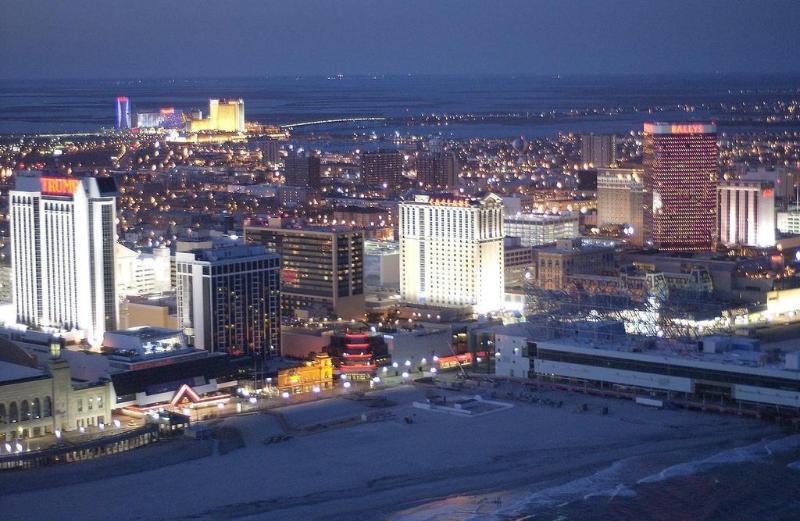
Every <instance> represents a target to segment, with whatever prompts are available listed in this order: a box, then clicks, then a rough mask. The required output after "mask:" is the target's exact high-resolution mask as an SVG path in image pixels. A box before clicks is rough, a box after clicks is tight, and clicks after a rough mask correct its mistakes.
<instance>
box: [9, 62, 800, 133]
mask: <svg viewBox="0 0 800 521" xmlns="http://www.w3.org/2000/svg"><path fill="white" fill-rule="evenodd" d="M119 95H125V96H128V97H129V98H130V99H131V105H132V111H133V112H136V111H144V110H153V109H158V108H160V107H165V106H172V107H175V108H176V109H183V110H188V109H191V108H200V109H205V108H206V107H207V105H208V99H209V98H212V97H220V98H226V97H227V98H243V99H244V100H245V111H246V116H247V119H248V121H258V122H261V123H277V124H286V123H295V122H300V121H313V120H319V119H330V118H345V117H367V116H369V117H372V116H374V117H384V118H390V120H389V121H388V122H385V123H384V122H370V123H358V124H350V123H348V124H338V125H337V124H333V125H327V126H322V127H313V128H309V129H308V130H305V131H302V132H300V134H302V133H303V132H311V131H313V132H320V131H325V132H333V133H335V132H346V133H352V132H354V131H355V132H366V133H370V132H375V133H376V134H385V135H388V134H391V133H394V132H398V133H400V134H409V133H413V134H417V135H441V136H443V137H453V138H465V137H471V136H477V137H499V138H507V137H516V136H520V135H524V136H526V137H538V136H550V135H555V134H557V133H558V132H617V133H621V132H627V131H629V130H631V129H638V128H641V123H642V121H645V120H648V119H650V120H651V119H664V120H670V119H673V120H675V119H694V120H700V119H709V118H716V117H720V116H722V115H723V114H721V113H720V112H719V107H720V106H721V105H722V104H732V103H733V104H736V103H745V104H747V103H755V102H761V101H766V102H767V103H771V102H773V101H775V100H791V99H797V97H798V96H800V78H798V77H792V76H774V77H755V76H703V77H690V78H678V77H671V76H608V77H605V76H570V77H544V76H413V75H410V76H353V77H350V76H345V77H342V78H326V77H275V78H230V79H170V80H166V79H162V80H25V81H12V80H2V81H0V134H9V133H66V132H91V131H96V130H98V129H101V128H112V127H113V125H114V99H115V97H116V96H119ZM680 104H687V105H692V106H694V107H696V108H695V110H694V111H693V112H690V113H687V112H684V111H678V110H674V107H675V106H677V105H680ZM648 107H654V108H655V107H667V108H670V107H671V109H670V110H664V111H658V112H655V113H649V112H647V111H645V110H644V109H646V108H648ZM584 109H598V111H599V112H598V113H594V112H593V113H591V114H580V115H576V114H572V115H570V114H569V111H571V110H584ZM608 109H617V110H618V111H619V113H617V114H615V115H606V114H603V111H604V110H608ZM550 111H557V112H558V113H559V114H561V116H559V117H555V118H538V117H536V116H538V115H539V114H541V113H548V112H550ZM430 114H461V115H463V114H471V115H488V114H495V115H497V114H514V115H516V117H513V118H508V119H493V120H489V121H487V120H483V121H471V122H459V121H451V122H449V123H448V124H447V125H433V126H432V125H430V124H422V123H421V122H420V121H419V120H418V119H413V120H412V119H409V118H412V117H414V118H418V117H419V116H422V115H430ZM798 127H800V125H798ZM742 128H746V127H742Z"/></svg>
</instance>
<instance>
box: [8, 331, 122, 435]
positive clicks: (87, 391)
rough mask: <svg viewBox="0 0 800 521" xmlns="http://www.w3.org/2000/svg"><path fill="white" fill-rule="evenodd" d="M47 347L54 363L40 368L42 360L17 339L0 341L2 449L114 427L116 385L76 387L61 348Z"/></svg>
mask: <svg viewBox="0 0 800 521" xmlns="http://www.w3.org/2000/svg"><path fill="white" fill-rule="evenodd" d="M46 347H48V348H49V349H48V350H49V351H50V356H49V357H48V358H49V359H46V360H45V361H44V362H43V363H42V364H41V365H37V358H36V357H34V356H31V355H30V354H27V353H26V352H25V350H24V349H23V348H22V347H21V346H19V345H18V344H17V342H15V341H13V339H6V338H2V339H0V442H2V443H8V442H13V441H14V440H15V439H23V438H35V437H38V436H43V435H46V434H50V435H52V434H54V433H55V432H56V431H58V430H60V431H70V430H75V429H78V428H80V427H88V426H93V425H100V424H104V423H107V422H110V421H111V410H112V408H113V405H112V401H111V399H112V396H113V390H112V387H111V384H110V383H109V382H108V381H107V380H105V381H97V382H82V383H80V384H78V383H77V382H76V383H75V384H73V381H72V373H71V370H70V365H69V363H68V362H67V361H66V360H64V359H62V358H60V352H61V344H60V343H58V342H55V345H50V346H46ZM40 360H41V358H40Z"/></svg>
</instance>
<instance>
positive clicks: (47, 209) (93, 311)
mask: <svg viewBox="0 0 800 521" xmlns="http://www.w3.org/2000/svg"><path fill="white" fill-rule="evenodd" d="M116 195H117V186H116V182H115V181H114V179H113V178H110V177H83V178H74V177H56V176H48V175H44V174H41V173H39V172H21V173H19V174H18V175H17V177H16V184H15V187H14V189H13V190H11V191H10V192H9V200H10V203H9V207H10V218H11V248H12V256H11V271H12V285H13V301H14V308H15V313H16V320H17V322H18V323H20V324H26V325H29V326H34V327H40V328H44V329H52V330H54V331H72V330H78V331H81V332H82V333H83V336H84V338H85V339H86V341H87V342H88V343H89V344H90V345H93V346H97V345H99V344H100V343H101V341H102V339H103V333H104V332H105V331H106V330H111V329H116V326H117V295H116V284H115V278H114V244H115V243H116V239H117V232H116Z"/></svg>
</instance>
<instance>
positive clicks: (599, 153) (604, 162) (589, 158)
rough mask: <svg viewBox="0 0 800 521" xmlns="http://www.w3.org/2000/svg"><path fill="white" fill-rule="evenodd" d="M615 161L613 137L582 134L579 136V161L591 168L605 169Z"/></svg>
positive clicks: (609, 135)
mask: <svg viewBox="0 0 800 521" xmlns="http://www.w3.org/2000/svg"><path fill="white" fill-rule="evenodd" d="M616 159H617V154H616V149H615V143H614V136H613V135H611V134H584V135H582V136H581V161H583V162H584V163H585V164H586V165H588V166H591V167H593V168H605V167H608V166H610V165H611V163H613V162H614V161H616Z"/></svg>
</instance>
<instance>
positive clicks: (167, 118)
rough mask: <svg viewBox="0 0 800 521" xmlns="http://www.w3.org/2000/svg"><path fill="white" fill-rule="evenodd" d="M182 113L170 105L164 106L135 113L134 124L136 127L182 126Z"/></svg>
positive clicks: (178, 127)
mask: <svg viewBox="0 0 800 521" xmlns="http://www.w3.org/2000/svg"><path fill="white" fill-rule="evenodd" d="M184 121H185V120H184V115H183V112H181V111H176V110H175V109H174V108H172V107H164V108H161V109H159V110H158V111H145V112H137V113H136V126H137V127H138V128H174V129H180V128H183V127H184V124H185V123H184Z"/></svg>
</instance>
